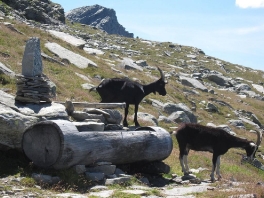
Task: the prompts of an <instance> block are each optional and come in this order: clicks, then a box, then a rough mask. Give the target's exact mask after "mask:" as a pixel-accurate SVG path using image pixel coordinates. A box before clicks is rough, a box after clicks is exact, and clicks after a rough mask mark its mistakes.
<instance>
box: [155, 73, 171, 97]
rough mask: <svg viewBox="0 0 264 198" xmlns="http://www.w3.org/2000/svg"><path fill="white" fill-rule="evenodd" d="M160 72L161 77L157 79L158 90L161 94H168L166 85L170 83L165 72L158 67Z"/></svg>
mask: <svg viewBox="0 0 264 198" xmlns="http://www.w3.org/2000/svg"><path fill="white" fill-rule="evenodd" d="M158 70H159V72H160V79H159V80H158V81H156V91H155V92H154V93H156V92H158V93H159V94H160V95H162V96H165V95H166V94H167V92H166V89H165V85H166V84H167V83H168V82H167V81H166V79H165V76H164V73H163V72H162V71H161V69H160V68H158Z"/></svg>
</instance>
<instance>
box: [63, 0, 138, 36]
mask: <svg viewBox="0 0 264 198" xmlns="http://www.w3.org/2000/svg"><path fill="white" fill-rule="evenodd" d="M66 18H67V19H69V20H71V21H73V22H79V23H83V24H86V25H91V26H95V27H97V28H99V29H102V30H104V31H106V32H107V33H108V34H118V35H121V36H125V37H131V38H133V37H134V35H133V33H129V32H128V31H126V30H125V28H124V27H123V26H122V25H120V24H119V23H118V21H117V17H116V12H115V10H113V9H110V8H105V7H103V6H100V5H97V4H96V5H93V6H84V7H80V8H75V9H73V10H71V11H69V12H68V13H66Z"/></svg>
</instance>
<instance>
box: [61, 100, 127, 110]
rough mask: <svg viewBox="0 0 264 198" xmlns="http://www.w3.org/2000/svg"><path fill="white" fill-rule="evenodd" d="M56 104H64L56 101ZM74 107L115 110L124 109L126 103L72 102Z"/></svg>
mask: <svg viewBox="0 0 264 198" xmlns="http://www.w3.org/2000/svg"><path fill="white" fill-rule="evenodd" d="M56 103H60V104H65V102H59V101H56ZM72 104H73V105H74V107H79V108H98V109H101V108H102V109H115V108H125V107H126V103H88V102H72Z"/></svg>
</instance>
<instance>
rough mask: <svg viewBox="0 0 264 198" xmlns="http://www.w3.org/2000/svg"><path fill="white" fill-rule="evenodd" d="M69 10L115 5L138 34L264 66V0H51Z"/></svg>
mask: <svg viewBox="0 0 264 198" xmlns="http://www.w3.org/2000/svg"><path fill="white" fill-rule="evenodd" d="M52 2H54V3H59V4H61V6H62V7H63V8H64V11H65V12H68V11H70V10H72V9H74V8H79V7H82V6H92V5H95V4H98V5H101V6H103V7H106V8H112V9H114V10H115V12H116V15H117V19H118V22H119V23H120V24H121V25H122V26H123V27H124V28H125V29H126V30H127V31H128V32H130V33H134V37H139V38H142V39H146V40H152V41H160V42H172V43H175V44H180V45H185V46H193V47H197V48H199V49H201V50H203V51H204V52H205V54H206V55H208V56H213V57H216V58H219V59H222V60H224V61H228V62H230V63H233V64H239V65H242V66H245V67H250V68H253V69H257V70H262V71H264V0H221V1H219V0H111V1H110V0H74V1H73V0H52Z"/></svg>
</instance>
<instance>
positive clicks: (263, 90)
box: [252, 84, 264, 94]
mask: <svg viewBox="0 0 264 198" xmlns="http://www.w3.org/2000/svg"><path fill="white" fill-rule="evenodd" d="M252 86H253V87H254V88H255V89H256V90H257V91H258V92H260V93H263V94H264V87H263V86H262V85H257V84H252Z"/></svg>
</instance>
